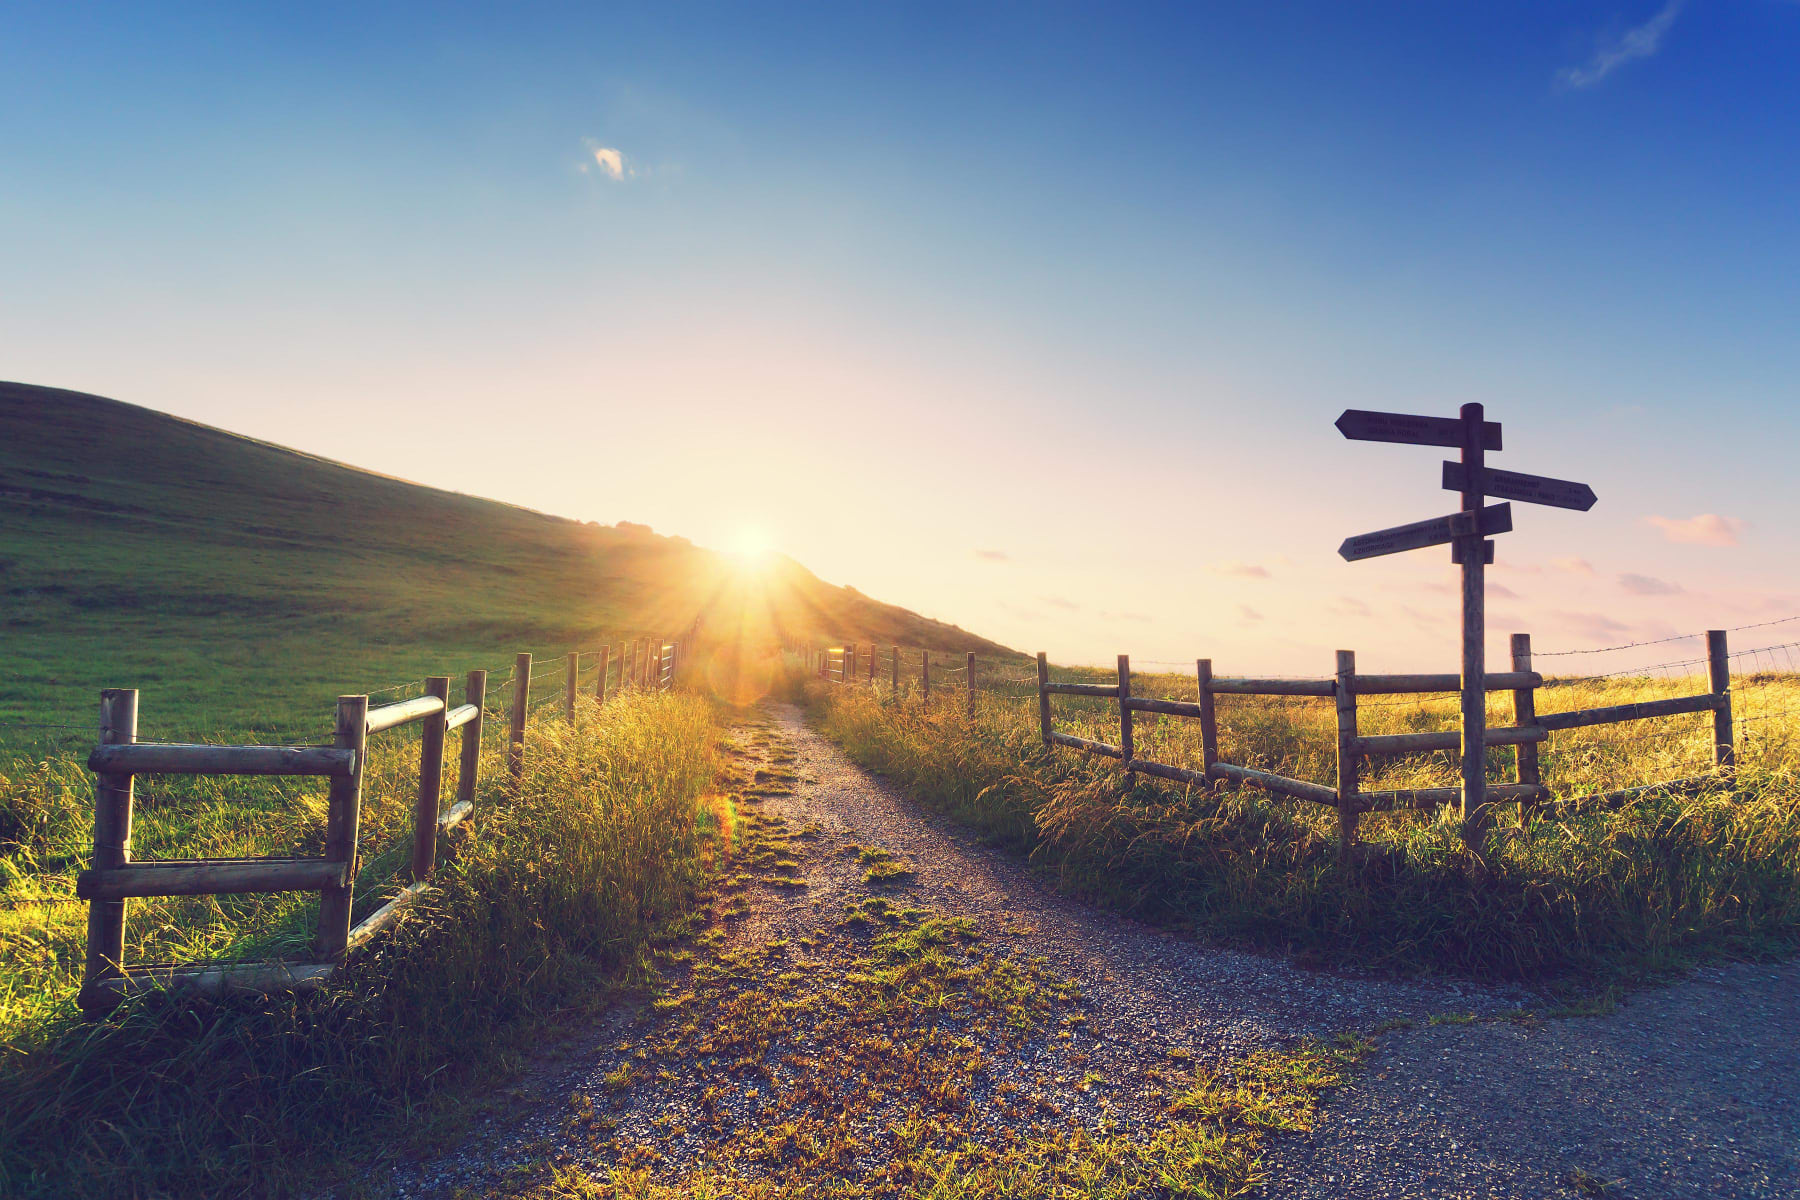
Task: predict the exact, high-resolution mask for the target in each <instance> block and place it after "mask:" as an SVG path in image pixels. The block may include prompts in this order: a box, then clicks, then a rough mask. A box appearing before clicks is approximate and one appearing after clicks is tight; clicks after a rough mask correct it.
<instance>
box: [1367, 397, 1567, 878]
mask: <svg viewBox="0 0 1800 1200" xmlns="http://www.w3.org/2000/svg"><path fill="white" fill-rule="evenodd" d="M1337 428H1338V431H1339V432H1340V433H1342V434H1343V435H1344V436H1345V437H1347V438H1351V439H1354V440H1357V441H1365V442H1402V443H1406V444H1408V445H1414V446H1448V447H1454V448H1457V449H1459V450H1461V451H1462V456H1461V461H1460V462H1446V463H1445V464H1444V478H1443V485H1444V488H1445V489H1446V490H1447V491H1453V492H1460V493H1461V495H1462V511H1460V512H1455V513H1451V514H1450V515H1449V516H1445V517H1434V518H1432V519H1430V520H1427V521H1416V522H1414V523H1413V524H1411V525H1399V526H1396V527H1394V528H1393V529H1383V530H1378V531H1377V532H1375V533H1365V534H1361V535H1359V536H1357V537H1350V538H1345V539H1344V543H1343V545H1341V546H1339V547H1338V553H1339V554H1340V555H1342V556H1343V558H1344V560H1345V561H1347V562H1355V561H1356V560H1358V559H1363V558H1374V557H1376V556H1377V555H1382V554H1396V553H1398V552H1400V551H1402V550H1417V549H1420V548H1422V547H1425V546H1438V545H1443V544H1444V543H1446V542H1448V543H1450V560H1451V561H1452V562H1454V563H1456V564H1457V565H1459V566H1461V567H1462V809H1463V840H1464V842H1465V843H1467V845H1468V847H1469V849H1470V850H1471V851H1472V852H1473V853H1474V854H1475V855H1476V857H1477V858H1480V857H1481V856H1482V854H1483V853H1484V852H1485V850H1486V846H1487V829H1488V824H1489V821H1488V807H1487V749H1486V745H1487V662H1486V655H1487V651H1486V639H1487V615H1486V605H1485V601H1486V593H1487V564H1488V563H1491V562H1493V561H1494V543H1492V542H1490V541H1488V540H1487V539H1488V536H1489V535H1490V534H1496V533H1508V532H1510V531H1511V530H1512V505H1510V504H1491V505H1486V506H1485V507H1484V506H1483V501H1484V500H1485V499H1486V498H1487V497H1489V496H1492V497H1496V498H1498V499H1501V500H1518V501H1522V502H1524V503H1527V504H1548V505H1553V506H1555V507H1557V508H1572V509H1577V510H1579V511H1581V512H1586V511H1587V510H1588V509H1590V508H1592V507H1593V506H1594V499H1595V497H1594V489H1592V488H1590V487H1588V486H1587V484H1585V483H1571V482H1569V481H1568V480H1565V479H1546V478H1544V477H1543V476H1541V475H1521V474H1519V473H1518V472H1516V471H1499V470H1493V469H1491V468H1489V467H1488V465H1487V461H1486V458H1487V451H1489V450H1499V449H1500V425H1499V422H1497V421H1489V420H1486V419H1485V418H1484V416H1483V413H1482V408H1481V405H1479V404H1465V405H1463V406H1462V411H1461V413H1460V414H1459V415H1458V416H1457V417H1454V418H1452V417H1421V416H1413V415H1411V414H1408V413H1382V412H1368V411H1366V410H1363V409H1357V408H1352V409H1346V410H1345V412H1344V414H1343V415H1342V416H1341V417H1339V418H1338V419H1337Z"/></svg>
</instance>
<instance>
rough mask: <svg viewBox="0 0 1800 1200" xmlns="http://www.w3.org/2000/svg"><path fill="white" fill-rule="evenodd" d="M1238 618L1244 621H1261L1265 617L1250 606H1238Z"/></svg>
mask: <svg viewBox="0 0 1800 1200" xmlns="http://www.w3.org/2000/svg"><path fill="white" fill-rule="evenodd" d="M1238 617H1239V619H1241V620H1244V621H1260V620H1262V619H1263V615H1262V614H1261V613H1259V612H1257V611H1256V610H1255V609H1254V608H1251V607H1250V606H1249V605H1248V604H1240V605H1238Z"/></svg>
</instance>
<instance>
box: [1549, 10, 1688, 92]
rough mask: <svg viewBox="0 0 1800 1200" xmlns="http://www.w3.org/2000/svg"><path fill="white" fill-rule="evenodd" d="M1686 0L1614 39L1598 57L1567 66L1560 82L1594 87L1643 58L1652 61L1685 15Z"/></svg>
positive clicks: (1608, 41) (1604, 47)
mask: <svg viewBox="0 0 1800 1200" xmlns="http://www.w3.org/2000/svg"><path fill="white" fill-rule="evenodd" d="M1681 5H1682V0H1669V2H1668V3H1667V4H1665V5H1663V7H1662V9H1661V11H1659V12H1658V13H1657V14H1656V15H1655V16H1654V17H1651V18H1650V19H1649V20H1648V21H1645V22H1644V23H1643V24H1642V25H1638V26H1634V27H1633V28H1631V29H1627V30H1626V31H1625V32H1624V33H1622V34H1620V35H1619V36H1618V37H1616V38H1610V39H1608V40H1607V41H1604V42H1602V43H1601V44H1600V46H1599V48H1597V49H1596V50H1595V51H1594V57H1593V58H1591V59H1589V60H1588V61H1587V62H1586V63H1585V64H1584V65H1582V66H1579V67H1564V68H1563V69H1562V70H1561V71H1559V72H1557V75H1556V78H1557V82H1559V83H1561V84H1562V85H1563V86H1564V87H1572V88H1585V87H1593V86H1594V85H1595V84H1596V83H1599V82H1600V81H1601V80H1602V79H1605V78H1606V77H1607V76H1608V75H1611V74H1612V73H1613V72H1614V71H1616V70H1618V69H1619V68H1620V67H1622V66H1624V65H1625V64H1626V63H1628V62H1632V61H1634V60H1636V59H1640V58H1649V57H1651V56H1652V55H1654V54H1655V53H1656V52H1657V50H1659V49H1660V48H1661V47H1662V40H1663V35H1664V34H1666V33H1668V32H1669V26H1671V25H1673V24H1674V23H1675V17H1676V14H1678V13H1680V12H1681Z"/></svg>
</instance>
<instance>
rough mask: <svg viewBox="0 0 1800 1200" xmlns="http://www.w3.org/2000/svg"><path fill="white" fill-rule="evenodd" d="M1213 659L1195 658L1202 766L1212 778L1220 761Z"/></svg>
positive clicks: (1208, 776)
mask: <svg viewBox="0 0 1800 1200" xmlns="http://www.w3.org/2000/svg"><path fill="white" fill-rule="evenodd" d="M1212 678H1213V676H1212V659H1210V658H1197V659H1195V660H1194V683H1195V684H1196V685H1197V686H1198V687H1199V690H1200V766H1201V769H1202V770H1204V771H1205V772H1206V775H1207V778H1208V779H1211V778H1212V769H1213V764H1214V763H1216V762H1218V761H1219V718H1218V715H1217V713H1215V712H1214V711H1213V690H1212Z"/></svg>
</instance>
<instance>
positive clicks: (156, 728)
mask: <svg viewBox="0 0 1800 1200" xmlns="http://www.w3.org/2000/svg"><path fill="white" fill-rule="evenodd" d="M0 512H4V514H5V519H4V522H3V523H0V587H4V589H5V595H6V605H5V620H6V628H5V645H6V647H7V654H6V659H7V670H6V672H5V673H4V676H3V677H0V723H6V722H14V723H16V722H46V723H57V722H69V723H73V724H76V725H79V726H81V727H83V728H85V727H86V726H87V725H88V724H89V723H90V722H91V720H92V714H93V710H94V706H95V702H94V697H95V692H96V690H97V689H99V688H101V687H106V686H114V687H138V688H140V689H142V690H143V692H144V696H143V700H142V709H141V721H142V726H143V731H144V735H145V736H147V737H148V736H155V737H173V736H187V735H198V734H202V733H208V732H217V731H220V730H222V729H226V728H230V729H234V730H249V729H278V730H280V731H282V732H293V733H295V734H305V733H307V732H315V733H316V732H317V731H318V728H319V726H320V725H321V723H322V722H323V721H324V719H325V714H326V713H327V712H328V710H329V704H330V700H331V698H332V697H334V696H336V695H338V694H339V693H341V692H350V691H357V690H363V689H374V688H379V687H381V686H384V685H386V684H391V683H396V682H400V681H404V680H407V679H410V678H417V677H419V676H422V675H424V674H426V673H428V672H432V673H435V672H451V673H455V672H460V671H463V670H467V669H468V668H471V667H476V666H485V667H489V668H490V669H498V668H501V667H503V666H504V665H505V664H507V663H508V662H509V661H510V658H511V655H512V653H513V652H514V651H516V650H521V649H529V650H533V651H534V652H538V653H541V654H561V653H563V652H564V651H565V650H567V649H568V648H570V647H572V646H573V647H581V648H592V647H595V646H597V645H599V644H600V643H601V642H604V641H608V640H612V639H615V638H616V637H618V636H620V635H621V634H626V633H632V632H644V633H650V632H670V631H675V630H680V629H685V628H686V627H688V626H689V625H690V623H692V622H693V621H695V620H696V619H698V620H699V621H701V623H702V628H703V629H704V630H706V631H709V632H712V633H715V634H719V635H724V634H729V635H731V636H734V637H735V636H740V635H741V636H743V637H744V638H746V639H750V640H766V639H773V638H778V637H781V636H784V635H788V636H794V637H801V638H807V639H810V640H815V641H819V642H824V641H831V640H836V639H840V638H844V637H854V638H859V639H864V640H874V641H879V642H883V643H893V642H900V643H903V644H906V645H909V646H924V647H928V648H930V649H934V650H947V651H950V650H954V651H963V650H976V651H980V652H989V653H997V652H1003V648H1002V647H999V646H996V645H995V644H994V643H991V642H988V641H986V640H984V639H981V638H978V637H975V636H973V635H971V634H968V633H965V632H964V631H962V630H960V629H957V628H955V627H954V626H949V625H944V624H941V623H939V622H936V621H930V620H927V619H925V618H923V617H920V616H919V615H917V614H916V613H912V612H909V611H907V610H905V609H901V608H896V607H894V606H892V605H886V604H880V603H878V602H876V601H874V600H871V599H869V598H868V597H866V596H864V595H862V594H861V593H859V592H857V591H855V590H854V589H852V588H846V587H832V586H829V585H827V584H825V583H824V582H822V581H821V580H819V579H818V578H817V577H816V576H814V575H813V574H812V573H811V572H810V571H807V570H806V569H805V568H804V567H801V566H800V565H799V564H797V563H794V562H792V561H791V560H786V559H783V560H779V561H778V562H776V563H775V564H774V565H772V566H771V567H769V568H767V569H765V570H763V571H761V572H758V573H757V574H755V575H754V576H752V575H747V574H746V573H745V571H744V569H743V566H742V564H741V563H740V562H738V561H737V560H736V559H735V558H733V557H732V556H729V555H724V554H720V553H717V552H714V551H711V550H706V549H702V548H700V547H697V546H695V545H693V544H692V543H690V542H688V541H687V540H686V539H684V538H679V537H663V536H658V535H657V534H655V533H652V532H651V531H650V530H648V529H646V528H644V527H642V526H633V525H628V524H627V525H621V526H617V527H613V526H600V525H595V524H591V523H584V522H580V521H573V520H568V519H565V518H561V517H556V516H551V515H549V514H545V513H540V512H535V511H532V510H530V509H526V508H521V507H518V506H516V505H511V504H505V503H502V502H499V501H495V500H487V499H482V498H480V497H476V496H469V495H462V494H459V493H455V492H446V491H441V490H438V489H436V488H430V487H423V486H420V485H418V484H413V483H408V482H406V481H404V480H400V479H394V478H391V477H388V476H384V475H379V474H376V473H374V472H370V471H364V470H359V469H357V468H355V467H349V466H345V465H343V464H341V463H335V462H331V461H329V460H327V459H323V458H318V457H315V456H312V455H308V454H302V453H299V452H297V451H293V450H288V449H285V448H283V447H280V446H275V445H271V444H268V443H266V442H259V441H255V440H253V439H250V438H245V437H240V436H238V435H236V434H232V433H227V432H225V431H223V430H219V429H213V428H211V427H208V426H205V425H200V424H197V423H194V422H191V421H186V420H183V419H181V418H178V417H172V416H168V415H166V414H163V413H158V412H153V411H151V410H149V409H145V408H139V407H136V406H134V405H130V404H123V403H120V402H119V401H116V400H108V399H104V398H102V397H99V396H91V395H86V394H84V393H80V392H69V391H61V390H58V389H54V388H44V387H33V386H28V385H24V384H16V383H0ZM284 727H286V728H284ZM0 739H4V740H8V741H16V740H18V739H17V736H16V734H15V736H13V737H8V736H7V734H6V733H5V731H0Z"/></svg>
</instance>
